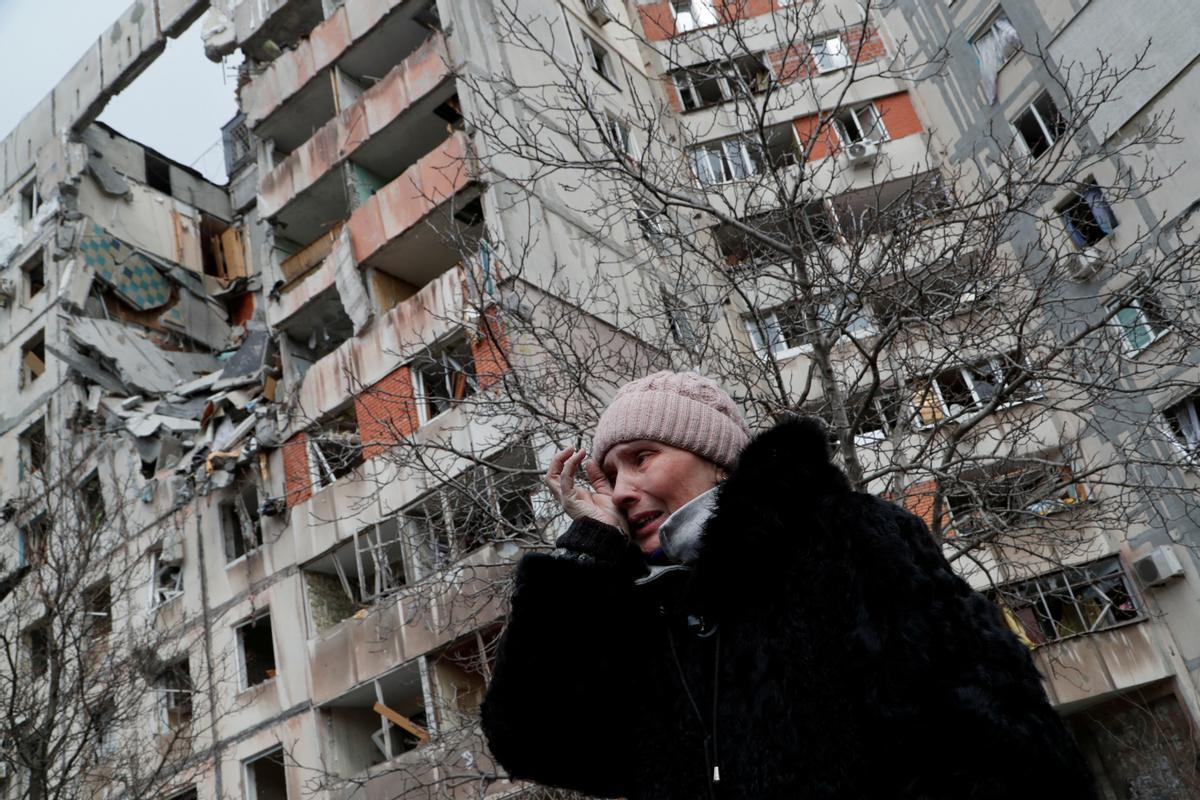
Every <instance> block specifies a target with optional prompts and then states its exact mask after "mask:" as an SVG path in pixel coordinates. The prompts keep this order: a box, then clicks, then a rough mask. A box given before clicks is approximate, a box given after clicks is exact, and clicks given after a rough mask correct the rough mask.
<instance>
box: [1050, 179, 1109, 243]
mask: <svg viewBox="0 0 1200 800" xmlns="http://www.w3.org/2000/svg"><path fill="white" fill-rule="evenodd" d="M1058 213H1059V216H1060V217H1061V218H1062V221H1063V225H1065V226H1066V229H1067V233H1068V234H1070V236H1071V241H1072V242H1073V243H1074V244H1075V246H1076V247H1078V248H1079V249H1080V250H1083V249H1084V248H1087V247H1091V246H1092V245H1094V244H1096V243H1097V242H1099V241H1100V240H1101V239H1103V238H1104V237H1105V236H1108V235H1109V234H1110V233H1112V232H1113V231H1114V230H1115V229H1116V227H1117V218H1116V216H1115V215H1114V214H1113V212H1112V208H1110V207H1109V205H1108V201H1107V200H1105V199H1104V192H1103V191H1101V189H1100V187H1099V186H1097V185H1096V182H1095V181H1093V180H1088V181H1085V182H1084V188H1083V190H1082V191H1080V192H1078V193H1077V194H1075V195H1074V196H1073V197H1072V198H1071V199H1070V200H1068V201H1067V202H1066V203H1064V204H1063V205H1061V206H1059V208H1058Z"/></svg>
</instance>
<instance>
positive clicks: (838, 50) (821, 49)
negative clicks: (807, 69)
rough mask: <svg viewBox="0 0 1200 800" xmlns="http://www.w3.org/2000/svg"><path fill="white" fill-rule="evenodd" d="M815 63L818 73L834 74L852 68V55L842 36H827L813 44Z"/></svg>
mask: <svg viewBox="0 0 1200 800" xmlns="http://www.w3.org/2000/svg"><path fill="white" fill-rule="evenodd" d="M812 56H813V61H815V62H816V65H817V72H820V73H825V72H833V71H834V70H839V69H845V68H846V67H848V66H850V53H849V52H847V50H846V43H845V42H844V41H842V37H841V36H826V37H824V38H822V39H819V40H817V41H815V42H813V45H812Z"/></svg>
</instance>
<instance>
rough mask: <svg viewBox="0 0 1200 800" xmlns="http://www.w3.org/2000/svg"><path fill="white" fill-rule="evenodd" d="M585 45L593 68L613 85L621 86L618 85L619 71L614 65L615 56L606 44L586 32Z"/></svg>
mask: <svg viewBox="0 0 1200 800" xmlns="http://www.w3.org/2000/svg"><path fill="white" fill-rule="evenodd" d="M583 46H584V49H585V51H586V54H587V59H588V63H589V64H591V65H592V70H593V71H595V72H596V73H597V74H598V75H600V77H602V78H604V80H606V81H608V82H609V83H611V84H612V85H613V86H616V87H617V88H618V89H619V88H621V87H620V86H618V85H617V72H616V67H614V66H613V57H612V55H611V54H610V53H609V52H608V50H607V49H606V48H605V47H604V45H602V44H600V43H599V42H597V41H596V40H595V39H593V38H592V37H590V36H588V35H587V34H584V36H583Z"/></svg>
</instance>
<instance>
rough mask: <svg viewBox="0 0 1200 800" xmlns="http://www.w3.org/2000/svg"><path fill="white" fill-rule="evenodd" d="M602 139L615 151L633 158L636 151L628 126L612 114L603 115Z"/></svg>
mask: <svg viewBox="0 0 1200 800" xmlns="http://www.w3.org/2000/svg"><path fill="white" fill-rule="evenodd" d="M603 133H604V140H605V142H607V143H608V146H609V147H611V148H612V149H613V150H615V151H616V152H618V153H620V154H621V155H623V156H628V157H629V158H634V157H635V156H636V155H637V152H636V150H635V148H634V144H633V134H632V133H630V132H629V126H628V125H626V124H625V123H624V122H622V121H621V120H619V119H617V118H616V117H614V116H613V115H612V114H605V115H604V131H603Z"/></svg>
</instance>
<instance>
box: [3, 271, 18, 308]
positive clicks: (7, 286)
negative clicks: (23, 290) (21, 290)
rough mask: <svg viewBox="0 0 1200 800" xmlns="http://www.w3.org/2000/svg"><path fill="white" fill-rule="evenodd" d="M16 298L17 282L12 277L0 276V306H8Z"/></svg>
mask: <svg viewBox="0 0 1200 800" xmlns="http://www.w3.org/2000/svg"><path fill="white" fill-rule="evenodd" d="M16 298H17V282H16V281H14V280H13V279H12V278H0V306H4V307H5V308H8V305H9V303H11V302H12V301H13V300H15V299H16Z"/></svg>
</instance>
